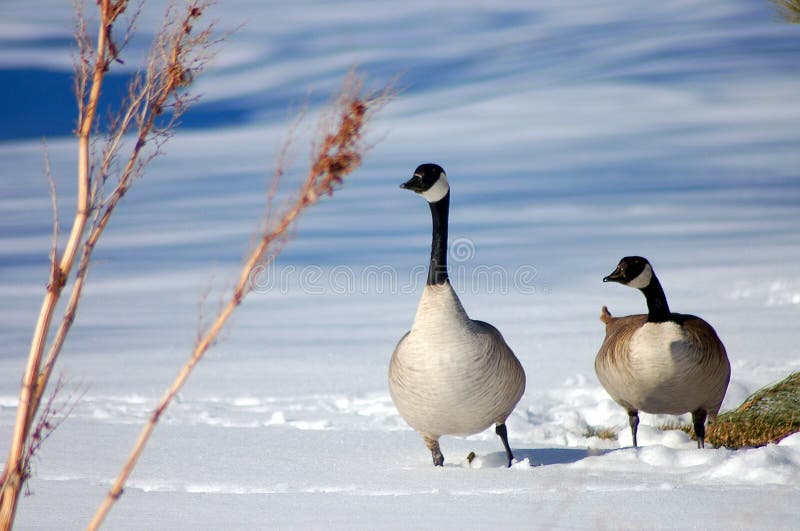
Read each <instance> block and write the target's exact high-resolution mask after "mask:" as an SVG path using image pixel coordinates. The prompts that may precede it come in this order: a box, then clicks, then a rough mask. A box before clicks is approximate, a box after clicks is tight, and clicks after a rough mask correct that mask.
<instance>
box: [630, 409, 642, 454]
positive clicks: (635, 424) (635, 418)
mask: <svg viewBox="0 0 800 531" xmlns="http://www.w3.org/2000/svg"><path fill="white" fill-rule="evenodd" d="M628 424H630V425H631V435H632V436H633V447H634V448H637V447H638V446H639V445H638V444H636V432H637V431H638V430H639V412H638V411H637V410H635V409H633V410H629V411H628Z"/></svg>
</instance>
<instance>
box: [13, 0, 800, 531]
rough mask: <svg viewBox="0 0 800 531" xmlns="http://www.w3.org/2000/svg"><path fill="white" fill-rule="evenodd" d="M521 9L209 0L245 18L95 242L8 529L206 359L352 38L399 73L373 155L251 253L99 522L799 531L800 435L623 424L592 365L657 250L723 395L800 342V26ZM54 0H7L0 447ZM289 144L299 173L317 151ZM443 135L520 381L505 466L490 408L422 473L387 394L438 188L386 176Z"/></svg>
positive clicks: (58, 93)
mask: <svg viewBox="0 0 800 531" xmlns="http://www.w3.org/2000/svg"><path fill="white" fill-rule="evenodd" d="M153 4H155V2H154V3H153ZM527 4H530V5H529V6H523V3H521V2H512V1H501V2H493V3H491V4H490V3H488V2H477V1H468V2H464V1H444V2H436V3H435V7H431V5H430V3H429V2H422V1H419V0H409V1H406V2H402V3H400V4H397V3H389V2H367V1H357V0H351V1H327V2H324V1H303V2H246V1H244V0H238V1H225V0H221V1H220V2H218V5H217V6H216V7H215V8H214V15H213V16H214V17H216V18H218V19H219V21H220V22H219V24H220V27H221V28H223V29H224V28H233V27H236V26H238V25H240V24H241V23H244V26H243V27H242V28H241V29H240V30H239V31H238V32H236V33H235V34H234V35H233V36H231V37H230V38H229V40H228V42H227V43H226V44H225V46H224V47H223V48H222V52H221V54H220V55H219V57H218V59H217V61H216V62H215V63H214V67H213V68H212V69H210V70H209V71H208V72H207V74H206V75H205V77H203V78H201V80H200V81H199V83H198V86H197V89H198V91H199V92H201V93H203V95H204V97H203V102H202V103H201V104H200V105H198V106H197V107H196V108H195V109H194V111H193V112H192V113H190V114H189V115H188V116H187V117H186V120H185V126H184V127H183V128H182V130H181V131H180V132H179V134H178V135H177V137H176V138H175V139H174V140H173V141H172V142H171V143H170V144H169V145H168V148H167V151H168V155H167V157H166V158H163V159H160V160H159V161H157V162H156V163H155V164H154V165H153V166H152V168H151V170H150V171H149V172H148V173H147V175H146V177H145V179H144V180H142V181H141V182H140V183H138V184H137V185H136V187H134V189H133V190H132V191H131V193H130V194H129V195H128V196H126V198H125V202H124V204H123V205H122V206H121V208H120V209H119V211H118V212H117V214H116V215H115V219H114V220H113V221H112V223H111V225H110V226H109V229H108V230H107V232H106V234H105V235H104V237H103V240H102V241H101V243H100V245H99V246H98V248H97V252H96V255H95V256H96V260H95V264H94V266H93V269H92V271H91V274H90V279H89V284H88V287H87V289H86V292H85V293H86V297H85V300H84V303H83V305H82V306H81V309H80V311H79V314H78V318H77V321H76V325H75V327H74V329H73V332H72V334H71V336H70V338H69V340H68V342H67V345H66V348H65V351H64V353H63V356H62V359H61V362H60V370H61V371H63V373H64V375H65V377H66V378H67V380H68V387H67V392H69V391H70V390H73V392H75V393H81V392H83V395H82V398H81V399H80V401H79V402H78V404H77V406H76V408H75V410H74V411H73V413H72V415H71V416H70V417H69V418H68V419H67V420H66V421H65V422H64V424H63V425H62V426H61V427H60V428H59V429H58V430H57V431H56V432H55V433H54V434H53V436H52V438H51V439H50V440H49V441H48V442H47V444H46V446H45V447H44V448H43V449H42V451H41V454H40V455H39V458H38V459H37V460H36V462H35V463H34V477H33V478H32V480H31V481H30V489H31V494H32V495H31V496H29V497H26V498H24V499H23V500H22V501H21V503H20V507H19V513H18V517H17V523H18V527H19V528H20V529H62V528H67V529H72V528H80V527H82V526H83V525H85V523H86V522H87V521H88V519H89V517H90V515H91V514H92V513H93V512H94V510H95V508H96V507H97V505H98V504H99V502H100V500H101V499H102V497H103V496H104V495H105V492H106V490H107V489H108V487H109V485H110V482H111V479H112V478H113V477H114V476H115V475H116V473H117V471H118V469H119V467H120V465H121V463H122V462H123V460H124V456H125V455H126V454H127V452H128V451H129V449H130V447H131V445H132V443H133V441H134V438H135V436H136V434H137V433H138V430H139V429H140V426H141V425H142V423H143V422H144V420H145V418H146V417H147V415H148V412H149V411H150V409H151V408H152V406H153V405H154V403H155V401H156V400H157V399H158V397H159V396H160V395H161V393H162V392H163V390H164V389H165V387H166V385H167V384H168V382H169V381H171V379H172V378H173V376H174V374H175V373H176V371H177V370H178V367H179V366H180V365H181V364H182V362H183V360H184V359H185V358H186V356H187V355H188V353H189V350H190V348H191V346H192V344H193V340H194V338H195V335H196V332H197V328H198V319H199V310H198V307H199V306H202V307H203V308H204V310H203V312H202V313H203V314H204V315H206V316H207V315H209V314H211V313H213V312H214V310H215V309H216V308H217V305H218V301H219V300H220V298H221V297H222V296H223V294H224V293H225V289H226V288H227V287H229V286H230V285H231V284H232V282H233V275H234V273H235V271H237V269H238V265H239V260H240V258H241V256H242V255H243V253H244V252H245V250H246V249H247V246H248V242H249V239H250V237H251V236H252V234H253V232H254V231H255V230H256V228H257V226H258V222H259V220H260V219H261V212H262V207H263V200H264V196H265V188H266V180H267V178H268V176H269V175H270V171H271V167H272V163H273V155H274V153H275V152H276V151H277V148H278V147H279V145H280V143H281V141H282V139H283V137H284V134H285V131H286V130H287V125H288V124H289V123H290V122H291V116H292V112H291V111H292V110H293V109H294V110H296V109H298V108H300V107H302V105H303V104H304V103H305V102H309V105H310V106H311V114H313V113H314V111H315V110H317V109H318V108H319V107H320V106H321V105H322V104H324V103H325V101H326V100H327V99H328V95H329V94H330V92H331V91H332V90H334V89H335V88H336V87H337V86H338V85H339V83H340V81H341V79H342V78H343V76H344V74H345V72H346V71H347V70H348V69H349V68H350V67H351V65H353V64H354V63H356V64H359V65H361V66H362V67H363V68H364V69H365V70H366V71H367V72H368V74H369V77H368V80H369V83H370V84H374V85H375V86H380V85H381V84H383V83H385V82H388V81H391V80H392V79H395V78H396V77H397V76H398V75H401V76H402V77H401V78H400V81H399V82H398V86H399V87H400V88H401V89H402V91H401V93H400V94H399V96H398V97H397V98H396V100H395V101H394V102H392V103H391V105H389V106H388V107H387V108H386V109H385V110H384V111H383V112H382V113H381V115H380V116H379V118H378V120H377V121H376V122H375V124H374V128H373V130H372V131H373V132H372V135H373V138H374V140H375V142H376V146H375V148H374V149H373V150H372V151H371V152H370V154H369V156H368V157H367V159H366V161H365V164H364V166H363V167H362V168H361V169H360V170H359V171H358V172H357V173H356V174H355V175H353V176H352V178H351V179H350V180H349V181H348V182H347V185H346V186H345V187H344V188H343V189H342V190H341V191H340V192H339V193H337V195H336V196H335V197H334V198H333V199H330V200H326V201H325V202H324V203H322V204H320V205H319V206H318V207H316V208H315V209H314V210H313V211H309V212H308V213H307V215H305V217H304V218H303V219H302V220H301V224H300V227H299V229H298V231H297V234H296V238H295V240H294V241H293V242H292V243H291V244H290V245H289V246H288V247H287V248H286V250H285V251H284V253H283V254H282V255H281V257H280V259H279V260H278V263H277V264H276V265H275V268H274V270H271V271H270V272H269V273H270V275H269V276H268V277H264V278H259V279H258V280H259V282H260V284H259V290H258V292H256V293H253V294H252V295H251V297H250V298H249V299H248V300H247V301H246V302H245V304H244V305H243V306H242V307H241V308H240V310H239V311H238V312H237V314H236V316H235V317H234V319H233V322H232V323H231V326H230V327H229V329H228V330H227V331H226V333H225V334H224V338H223V340H222V341H220V342H219V343H218V344H217V345H216V346H215V348H214V349H213V350H212V351H211V352H210V353H209V354H208V356H207V358H206V359H205V360H204V361H203V362H202V364H201V365H200V366H199V367H198V369H197V371H196V372H195V374H194V375H193V376H192V378H191V379H190V381H189V383H188V385H187V386H186V388H185V390H184V392H183V393H181V395H180V400H179V401H178V403H176V404H174V405H173V406H172V407H171V408H170V409H169V411H168V413H167V415H166V417H165V418H164V420H163V422H162V424H161V425H160V426H159V427H158V429H157V430H156V433H155V436H154V437H153V439H152V442H151V444H150V445H149V447H148V448H147V450H146V452H145V454H144V456H143V458H142V460H141V462H140V464H139V466H138V468H137V469H136V471H135V472H134V475H133V477H132V479H131V481H130V483H129V485H128V488H127V490H126V491H125V495H124V496H123V498H122V499H121V501H120V502H119V503H118V504H117V506H116V507H115V508H114V509H113V510H112V512H111V514H110V517H109V519H108V521H107V528H109V529H249V528H281V529H293V528H294V529H326V528H339V529H354V528H355V529H382V528H383V529H411V528H423V527H427V528H445V529H464V528H511V529H522V528H524V529H531V528H535V529H536V528H538V529H553V528H569V529H594V528H615V529H616V528H630V529H640V528H674V529H685V528H689V527H694V528H700V529H793V528H795V527H796V522H797V521H798V518H799V517H800V436H797V435H795V436H793V437H790V438H787V439H785V440H784V441H783V442H781V443H780V444H778V445H771V446H768V447H765V448H760V449H750V450H739V451H732V450H727V449H705V450H703V451H699V450H697V449H696V448H695V444H694V442H692V441H691V440H689V439H688V437H687V436H685V435H684V434H682V433H680V432H661V431H659V430H658V429H656V427H655V426H657V425H658V424H659V423H660V422H662V421H663V420H667V419H668V417H664V418H659V417H655V416H650V415H643V418H642V425H641V426H640V431H639V433H640V444H641V447H640V448H639V449H638V450H634V449H632V448H629V447H628V446H629V445H630V434H629V431H628V430H627V416H626V414H625V412H624V411H623V410H622V408H620V407H618V406H617V405H616V404H614V403H613V402H612V401H611V400H610V399H609V397H608V396H607V395H606V393H605V392H604V391H603V389H602V388H601V387H600V385H599V383H598V381H597V379H596V377H595V375H594V370H593V361H594V355H595V353H596V351H597V348H598V347H599V345H600V342H601V341H602V337H603V327H602V325H601V323H600V321H599V319H598V315H599V311H600V307H601V305H603V304H607V305H608V306H609V308H610V309H611V311H612V313H614V314H627V313H639V312H641V311H643V309H644V300H643V298H642V297H641V296H639V295H637V294H636V293H635V292H633V291H631V290H627V289H624V288H621V287H619V286H616V285H604V284H603V283H602V282H601V279H602V277H603V276H604V275H606V274H608V273H609V272H610V271H611V270H612V269H613V268H614V266H615V265H616V263H617V261H618V259H619V258H620V257H622V256H624V255H629V254H641V255H644V256H647V257H648V258H649V259H650V260H651V261H652V262H653V264H654V267H655V269H656V270H657V272H658V274H659V277H660V279H661V281H662V283H663V285H664V287H665V290H666V292H667V296H668V297H669V299H670V304H671V306H672V308H673V309H674V310H675V311H683V312H691V313H696V314H699V315H701V316H703V317H705V318H706V319H707V320H708V321H710V322H711V323H712V324H713V325H714V326H715V327H716V329H717V331H718V332H719V334H720V336H721V337H722V339H723V341H724V342H725V344H726V346H727V348H728V352H729V355H730V358H731V362H732V366H733V374H732V380H731V384H730V387H729V390H728V395H727V397H726V400H725V403H724V405H723V409H728V408H733V407H735V406H737V405H738V404H739V403H741V401H742V400H743V399H744V398H745V397H746V396H747V395H748V394H749V393H750V392H752V391H754V390H755V389H757V388H758V387H760V386H762V385H764V384H767V383H769V382H772V381H776V380H778V379H780V378H782V377H784V376H785V375H787V374H788V373H789V372H791V371H793V370H798V369H800V352H798V349H797V346H796V345H797V341H798V338H800V330H798V322H800V269H798V265H797V264H798V263H800V231H798V226H800V170H798V168H800V150H799V149H798V145H799V144H800V107H798V106H797V105H796V101H797V95H798V94H800V75H798V72H800V68H799V67H800V31H798V30H799V28H798V27H796V26H795V27H793V26H789V25H787V24H782V23H780V22H779V21H778V20H777V17H776V15H775V13H774V11H773V10H772V7H771V5H770V4H769V2H767V1H766V0H764V1H757V0H728V1H726V2H703V1H699V0H681V1H673V2H665V3H661V4H658V5H654V4H652V3H651V4H648V5H647V7H646V9H645V8H643V7H642V4H641V2H636V1H634V0H624V1H616V2H589V1H585V2H584V1H581V2H557V1H541V2H530V3H527ZM70 5H71V4H70V3H69V2H56V1H53V0H49V1H48V2H46V3H45V2H35V3H34V2H22V1H5V2H3V3H2V4H0V43H1V45H0V116H2V119H0V175H1V177H0V459H3V458H4V456H5V455H6V452H7V445H8V440H9V437H10V428H11V425H12V423H13V418H14V413H15V407H16V401H17V393H18V385H19V380H20V376H21V374H22V371H23V366H24V361H25V354H26V353H27V344H28V341H29V339H30V333H31V330H32V327H33V323H34V321H35V318H36V314H37V311H38V305H39V304H40V302H41V296H42V294H43V291H44V289H43V287H44V283H45V279H46V277H47V252H48V249H49V238H50V234H51V214H50V203H49V198H48V194H47V183H46V180H45V178H44V176H43V166H44V163H43V155H42V153H43V148H42V142H41V137H42V136H43V135H46V136H47V149H48V151H49V156H50V159H51V165H52V167H53V172H54V175H55V177H56V180H57V186H58V191H59V200H60V209H61V212H62V216H63V218H62V223H66V221H67V220H68V219H71V214H70V213H71V211H72V210H73V208H74V199H75V196H74V191H73V175H74V170H73V168H74V165H75V147H74V142H73V140H72V139H71V138H70V137H69V133H70V130H71V128H72V126H73V120H74V107H73V101H72V97H71V94H70V92H69V90H70V81H69V72H70V70H69V69H70V50H71V37H70V27H69V26H70V25H69V23H68V21H69V20H70V16H71V15H70V11H69V9H70V7H69V6H70ZM43 6H46V8H45V7H43ZM489 6H490V7H489ZM159 11H160V7H153V6H151V7H150V8H149V9H148V10H146V11H145V13H144V17H143V20H142V22H141V23H140V25H139V26H140V30H141V33H140V37H139V38H138V39H137V40H135V41H134V42H133V43H132V47H131V50H130V52H129V53H130V60H128V61H126V66H123V67H121V68H122V69H123V70H122V71H121V72H120V74H119V75H117V76H115V77H114V76H112V79H111V81H110V83H109V85H108V90H109V92H110V93H112V94H113V92H114V90H119V87H120V86H122V83H123V82H124V75H122V74H123V73H124V69H125V68H127V67H129V66H130V65H133V64H135V63H136V61H135V58H136V56H137V54H141V52H142V50H143V49H144V44H145V42H146V38H147V36H148V35H149V34H151V33H152V30H153V28H154V26H155V23H156V21H157V19H158V16H159ZM307 133H308V132H307V131H306V132H304V133H303V135H302V136H303V137H306V136H308V135H307ZM298 144H299V142H298ZM294 160H295V162H296V163H297V164H296V166H297V167H296V169H295V171H294V172H293V173H290V175H289V181H288V182H287V186H291V182H292V177H294V178H295V179H296V178H297V176H298V175H300V174H301V173H302V171H303V163H304V162H305V160H306V155H305V152H304V151H303V150H298V151H297V152H296V153H295V156H294ZM426 161H435V162H438V163H440V164H442V165H443V166H444V167H445V168H446V170H447V171H448V175H449V176H450V181H451V184H452V186H453V198H452V206H451V229H450V230H451V233H450V239H451V245H452V253H451V258H450V265H451V268H452V273H451V277H452V278H453V279H454V282H455V284H456V286H457V289H458V291H459V294H460V296H461V299H462V302H463V303H464V305H465V307H466V309H467V311H468V312H469V313H470V314H471V315H472V316H473V317H475V318H480V319H482V320H486V321H489V322H491V323H493V324H495V325H496V326H497V327H498V328H499V329H500V330H502V331H503V334H504V335H505V337H506V339H507V340H508V342H509V343H510V345H511V346H512V348H513V349H514V350H515V351H516V353H517V355H518V357H519V358H520V359H521V361H522V363H523V365H524V366H525V369H526V371H527V374H528V388H527V391H526V394H525V396H524V397H523V398H522V401H521V402H520V404H519V406H518V407H517V409H516V411H515V412H514V414H513V416H512V417H511V418H510V419H509V422H508V427H509V435H510V440H511V444H512V446H513V448H514V449H515V450H516V454H517V457H518V458H519V462H518V463H517V464H516V465H515V466H514V467H512V468H511V469H510V470H509V469H506V468H504V467H503V466H502V465H503V453H502V447H501V445H500V443H499V440H497V437H496V436H495V435H494V433H493V432H492V430H489V431H487V432H485V433H482V434H479V435H475V436H472V437H468V438H457V437H445V438H444V439H443V440H442V450H443V452H444V454H445V459H446V462H445V467H444V469H435V468H434V467H433V466H432V465H431V462H430V455H429V453H428V452H427V450H426V449H425V447H424V445H423V444H422V441H421V439H420V438H419V436H418V435H417V434H415V433H414V432H413V431H411V430H410V429H409V428H408V427H407V426H406V425H405V424H404V423H403V421H402V419H401V418H400V417H399V415H398V414H397V412H396V411H395V409H394V407H393V405H392V403H391V400H390V399H389V395H388V391H387V386H386V369H387V367H388V363H389V357H390V355H391V352H392V350H393V348H394V346H395V343H396V341H397V340H398V339H399V337H400V336H401V335H402V334H403V333H404V332H405V331H406V330H407V329H408V327H409V325H410V323H411V320H412V317H413V313H414V310H415V307H416V303H417V300H418V297H419V294H420V292H421V288H422V282H423V281H424V276H423V275H422V274H420V266H422V267H424V266H425V265H426V263H427V253H428V249H429V243H430V242H429V238H430V219H429V214H428V209H427V207H426V206H425V204H424V202H423V201H422V200H421V199H420V198H418V197H415V196H413V195H412V194H409V193H408V192H406V191H402V190H399V189H398V188H397V186H398V185H399V184H400V182H402V181H403V180H405V179H406V178H407V177H408V176H409V175H410V173H411V172H412V171H413V169H414V168H415V167H416V165H417V164H419V163H421V162H426ZM206 293H207V295H204V294H206ZM589 427H596V428H597V427H614V428H617V429H619V430H620V437H619V441H613V442H609V441H601V440H600V439H597V438H587V437H586V433H587V430H588V428H589ZM470 451H475V452H476V453H477V454H478V458H477V459H476V461H474V462H473V463H472V465H471V466H469V465H468V464H467V462H466V456H467V454H468V453H469V452H470ZM532 465H533V466H532Z"/></svg>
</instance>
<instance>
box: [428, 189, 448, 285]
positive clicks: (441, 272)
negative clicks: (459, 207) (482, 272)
mask: <svg viewBox="0 0 800 531" xmlns="http://www.w3.org/2000/svg"><path fill="white" fill-rule="evenodd" d="M429 204H430V207H431V218H432V220H433V241H432V242H431V264H430V267H429V268H428V282H427V284H428V285H429V286H433V285H435V284H444V283H445V282H447V278H448V277H447V217H448V215H449V212H450V192H449V191H448V192H447V195H445V196H444V197H443V198H441V199H440V200H438V201H436V202H435V203H429Z"/></svg>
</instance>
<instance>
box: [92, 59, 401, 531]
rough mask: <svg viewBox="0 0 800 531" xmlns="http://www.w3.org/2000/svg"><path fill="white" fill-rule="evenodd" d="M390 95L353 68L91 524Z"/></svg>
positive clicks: (348, 163) (349, 163)
mask: <svg viewBox="0 0 800 531" xmlns="http://www.w3.org/2000/svg"><path fill="white" fill-rule="evenodd" d="M388 98H389V89H386V90H384V91H383V92H381V93H380V94H377V95H376V94H368V95H365V96H362V95H361V83H360V82H359V81H358V80H357V79H356V77H355V75H354V73H351V74H350V76H349V77H348V80H347V81H346V83H345V87H344V90H343V92H342V95H341V96H340V98H339V99H338V100H337V102H336V103H335V106H334V108H335V111H336V116H335V118H334V120H335V125H334V126H333V127H332V128H331V130H329V131H326V132H324V134H323V136H322V139H321V142H320V144H319V146H317V147H316V148H315V150H314V156H313V158H312V162H311V168H310V170H309V172H308V174H307V175H306V178H305V180H304V181H303V184H302V185H301V186H300V190H299V193H298V194H297V196H296V197H295V198H294V200H293V201H291V202H290V203H289V204H288V206H287V207H286V208H285V209H284V210H283V213H282V214H281V215H280V216H279V218H278V219H277V220H272V219H267V221H266V224H265V228H264V230H263V232H262V234H261V236H260V238H259V240H258V242H257V244H256V245H255V247H254V248H253V249H252V250H251V252H250V253H249V255H248V256H247V258H246V260H245V263H244V265H243V266H242V269H241V273H240V275H239V279H238V281H237V282H236V285H235V287H234V289H233V292H232V294H231V296H230V299H229V300H228V301H227V303H226V304H225V306H224V307H223V308H222V310H221V311H220V312H219V313H218V314H217V317H216V319H215V320H214V322H213V323H212V324H211V326H210V327H209V328H208V329H207V330H206V331H205V332H204V333H202V334H201V336H200V338H199V340H198V342H197V344H196V345H195V347H194V350H193V352H192V354H191V356H190V357H189V359H188V360H187V362H186V364H185V365H184V366H183V367H182V368H181V370H180V372H179V373H178V375H177V376H176V377H175V380H174V381H173V382H172V385H171V386H170V387H169V389H167V391H166V393H165V394H164V396H163V397H162V398H161V400H160V401H159V403H158V406H157V407H156V408H155V409H154V410H153V412H152V413H151V414H150V419H149V421H148V422H147V424H145V425H144V427H143V428H142V431H141V432H140V434H139V438H138V439H137V441H136V443H135V444H134V447H133V449H132V451H131V453H130V455H129V457H128V460H127V461H126V462H125V464H124V465H123V467H122V469H121V471H120V473H119V475H118V477H117V478H116V480H115V482H114V484H113V485H112V487H111V489H110V490H109V492H108V495H107V496H106V498H105V500H103V503H102V504H101V505H100V507H99V508H98V510H97V512H96V513H95V515H94V517H93V518H92V521H91V522H90V524H89V526H88V529H90V530H95V529H98V528H99V526H100V525H101V524H102V522H103V521H104V519H105V518H106V516H107V515H108V512H109V511H110V510H111V508H112V507H113V505H114V503H115V502H116V501H117V500H118V499H119V498H120V497H121V496H122V493H123V487H124V486H125V483H126V482H127V480H128V477H129V476H130V474H131V472H132V471H133V469H134V467H135V466H136V463H137V461H138V459H139V457H140V456H141V454H142V452H143V451H144V448H145V446H146V444H147V442H148V440H149V439H150V436H151V435H152V433H153V430H155V427H156V425H157V424H158V421H159V420H160V418H161V416H162V415H163V413H164V411H165V410H166V409H167V407H168V406H169V405H170V403H171V402H172V400H173V399H174V398H175V395H176V394H177V393H178V391H180V389H181V388H182V387H183V385H184V384H185V383H186V380H187V378H188V377H189V375H190V374H191V372H192V370H193V369H194V367H195V366H196V365H197V363H198V362H199V361H200V360H201V359H202V358H203V356H204V354H205V353H206V351H208V349H209V348H210V347H211V345H212V344H213V343H214V341H215V340H216V339H217V336H218V335H219V333H220V332H221V331H222V329H223V328H224V327H225V324H226V323H227V321H228V319H229V318H230V316H231V315H232V314H233V312H234V311H235V310H236V308H237V307H238V306H239V305H240V304H241V303H242V301H243V300H244V298H245V297H246V296H247V294H248V293H249V292H250V291H251V289H252V286H251V284H250V279H251V275H252V273H253V270H254V269H255V268H256V266H257V265H258V264H259V263H260V262H262V261H263V260H265V259H267V257H268V256H269V257H274V256H275V254H276V253H277V250H276V248H275V247H276V245H275V244H276V243H277V244H279V243H280V242H282V241H283V240H284V239H285V238H286V237H287V234H288V231H289V230H290V228H291V227H292V225H293V223H294V222H295V221H296V220H297V217H298V216H299V215H300V214H301V213H302V212H303V211H304V210H305V209H307V208H309V207H310V206H312V205H314V204H315V203H316V202H317V201H318V200H319V198H320V196H323V195H332V194H333V192H334V190H335V189H336V187H337V186H338V185H340V184H341V183H342V181H343V179H344V177H345V176H347V175H348V174H350V173H351V172H353V171H354V170H355V169H356V168H358V166H359V165H360V164H361V159H362V156H363V153H364V152H365V151H366V149H367V146H366V145H365V144H364V142H363V133H364V128H365V126H366V124H367V122H368V120H369V118H370V117H371V116H372V114H374V112H375V111H377V110H378V109H379V108H380V107H381V106H382V105H383V104H384V103H385V102H386V101H387V100H388ZM283 171H284V168H283V164H282V160H280V159H279V162H278V165H277V169H276V171H275V173H274V174H273V179H272V184H271V186H270V196H269V198H268V201H267V206H268V207H269V204H270V202H271V201H270V200H271V198H272V197H274V194H275V193H276V191H277V186H278V183H279V181H280V178H281V176H282V175H283Z"/></svg>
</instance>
